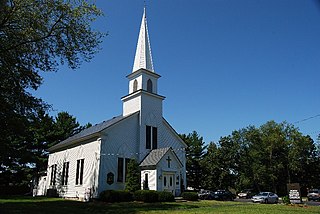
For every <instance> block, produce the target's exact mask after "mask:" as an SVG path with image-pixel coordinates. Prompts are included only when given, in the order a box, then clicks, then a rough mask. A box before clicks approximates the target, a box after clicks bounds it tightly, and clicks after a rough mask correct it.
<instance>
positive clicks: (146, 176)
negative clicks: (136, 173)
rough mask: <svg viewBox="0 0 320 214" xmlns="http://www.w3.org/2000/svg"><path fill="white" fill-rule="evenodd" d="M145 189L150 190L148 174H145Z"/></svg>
mask: <svg viewBox="0 0 320 214" xmlns="http://www.w3.org/2000/svg"><path fill="white" fill-rule="evenodd" d="M143 189H144V190H148V189H149V178H148V173H146V174H144V181H143Z"/></svg>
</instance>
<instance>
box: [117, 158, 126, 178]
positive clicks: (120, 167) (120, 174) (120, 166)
mask: <svg viewBox="0 0 320 214" xmlns="http://www.w3.org/2000/svg"><path fill="white" fill-rule="evenodd" d="M123 166H124V164H123V158H118V177H117V181H118V182H123Z"/></svg>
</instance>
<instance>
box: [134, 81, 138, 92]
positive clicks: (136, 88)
mask: <svg viewBox="0 0 320 214" xmlns="http://www.w3.org/2000/svg"><path fill="white" fill-rule="evenodd" d="M136 90H138V81H137V80H134V82H133V92H135V91H136Z"/></svg>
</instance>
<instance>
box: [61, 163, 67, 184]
mask: <svg viewBox="0 0 320 214" xmlns="http://www.w3.org/2000/svg"><path fill="white" fill-rule="evenodd" d="M68 177H69V162H64V163H63V169H62V185H67V184H68Z"/></svg>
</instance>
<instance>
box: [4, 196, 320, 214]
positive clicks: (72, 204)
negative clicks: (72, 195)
mask: <svg viewBox="0 0 320 214" xmlns="http://www.w3.org/2000/svg"><path fill="white" fill-rule="evenodd" d="M0 213H1V214H10V213H26V214H28V213H30V214H31V213H32V214H36V213H46V214H47V213H48V214H50V213H52V214H55V213H57V214H64V213H68V214H72V213H81V214H87V213H88V214H89V213H90V214H96V213H98V214H100V213H116V214H122V213H125V214H134V213H170V214H175V213H179V214H181V213H192V214H193V213H199V214H200V213H218V214H220V213H237V214H238V213H239V214H242V213H246V214H247V213H248V214H267V213H268V214H270V213H271V214H272V213H275V214H276V213H277V214H278V213H280V214H281V213H285V214H290V213H293V214H300V213H301V214H308V213H317V214H318V213H320V207H311V206H297V205H296V206H286V205H283V204H252V203H240V202H220V201H199V202H170V203H138V202H129V203H113V204H110V203H103V202H89V203H83V202H78V201H70V200H64V199H61V198H42V197H37V198H32V197H6V198H0Z"/></svg>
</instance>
